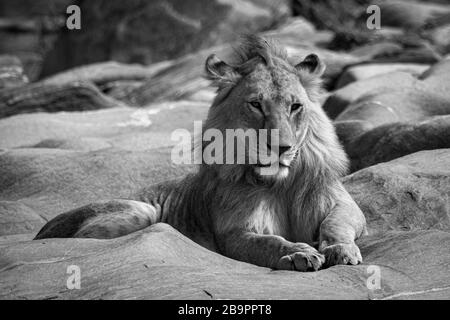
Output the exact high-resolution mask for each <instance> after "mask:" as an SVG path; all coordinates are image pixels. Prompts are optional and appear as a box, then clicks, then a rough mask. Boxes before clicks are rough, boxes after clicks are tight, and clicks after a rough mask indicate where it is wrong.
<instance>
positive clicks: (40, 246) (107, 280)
mask: <svg viewBox="0 0 450 320" xmlns="http://www.w3.org/2000/svg"><path fill="white" fill-rule="evenodd" d="M359 246H360V248H361V252H362V255H363V257H364V261H365V263H364V264H363V265H358V266H335V267H331V268H329V269H325V270H321V271H318V272H315V273H301V272H295V271H273V270H270V269H267V268H261V267H257V266H254V265H250V264H247V263H242V262H239V261H235V260H232V259H229V258H226V257H224V256H221V255H219V254H217V253H214V252H212V251H209V250H207V249H205V248H203V247H200V246H199V245H197V244H195V243H194V242H192V241H191V240H189V239H187V238H185V237H184V236H182V235H181V234H180V233H178V232H177V231H175V230H174V229H172V228H171V227H169V226H168V225H165V224H156V225H153V226H151V227H149V228H147V229H144V230H142V231H140V232H137V233H134V234H131V235H128V236H125V237H121V238H116V239H112V240H94V239H48V240H47V239H44V240H38V241H25V242H18V243H16V244H9V243H5V244H3V245H2V244H1V242H0V270H1V271H0V272H1V273H2V281H1V283H0V299H411V298H415V299H420V298H422V299H423V298H432V299H438V298H440V299H445V298H448V295H449V289H448V288H449V285H450V277H449V273H448V261H449V259H450V253H449V251H448V250H447V248H448V246H450V234H449V233H447V232H443V231H420V232H397V233H388V234H385V235H383V236H381V237H366V238H365V239H362V240H361V241H360V242H359ZM124 261H126V263H124ZM369 266H370V267H369ZM78 268H79V269H78ZM76 269H78V270H79V271H80V289H72V290H70V289H68V285H67V284H68V283H71V281H70V279H69V276H70V275H71V274H73V272H74V270H76ZM68 271H69V272H68ZM375 273H376V274H375ZM24 274H25V275H26V277H24V276H23V275H24ZM374 275H375V277H376V276H379V277H380V278H378V279H376V280H375V281H373V280H372V279H371V278H370V277H372V278H374ZM377 280H380V282H379V286H378V285H377Z"/></svg>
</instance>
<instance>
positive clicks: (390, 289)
mask: <svg viewBox="0 0 450 320" xmlns="http://www.w3.org/2000/svg"><path fill="white" fill-rule="evenodd" d="M8 2H10V3H9V4H8ZM28 2H29V1H28ZM28 2H27V1H25V0H23V1H6V0H5V1H2V3H1V4H0V9H2V10H0V12H4V16H3V17H0V36H1V37H2V39H4V40H3V41H2V42H1V43H0V52H7V53H8V54H3V55H0V279H1V281H0V299H11V298H12V299H71V298H77V299H88V298H95V299H111V298H123V299H135V298H150V299H166V298H181V299H197V298H198V299H215V298H245V299H247V298H283V299H286V298H287V299H303V298H311V299H317V298H343V299H417V298H426V299H434V298H447V299H448V298H450V250H449V249H450V233H449V232H450V200H449V197H450V56H449V53H450V5H449V4H448V2H447V1H444V0H442V1H439V0H435V1H432V0H430V1H422V2H416V1H413V0H402V1H381V0H380V1H374V2H376V3H378V4H379V5H380V7H381V13H382V29H381V30H374V31H372V30H370V31H369V30H365V29H364V28H359V29H358V28H356V27H355V26H354V25H353V26H352V25H348V24H349V22H354V23H355V24H356V23H358V21H362V20H364V17H365V16H366V15H365V8H366V7H364V5H363V4H364V3H365V1H362V0H360V1H356V0H355V1H350V0H349V1H348V2H344V3H345V4H347V5H348V6H350V7H351V8H352V10H349V9H348V8H346V7H345V6H343V7H342V8H343V9H342V10H341V11H339V8H335V7H333V6H334V5H333V4H331V3H334V2H330V1H294V2H293V3H294V6H291V5H290V4H291V2H290V1H279V3H278V4H277V5H276V6H274V5H273V3H272V2H271V1H264V0H252V1H250V0H248V1H241V2H239V3H238V2H237V1H231V0H227V1H225V0H222V1H207V2H205V3H204V4H203V5H202V6H201V10H200V9H199V8H197V9H195V8H194V7H189V6H182V7H180V3H181V2H180V1H175V0H174V1H154V4H152V6H156V8H157V10H156V9H155V8H154V7H151V8H147V7H142V6H143V4H142V3H143V2H142V1H137V0H136V1H130V3H132V4H131V5H130V6H129V7H127V10H128V11H126V15H127V16H126V17H121V16H120V15H118V14H117V12H121V10H122V11H123V10H124V8H123V7H121V5H119V4H115V5H113V6H111V7H108V10H107V11H105V12H103V11H102V13H101V14H100V13H97V14H95V13H96V12H97V11H98V8H89V6H97V5H99V4H97V2H101V1H96V2H95V5H94V4H93V3H92V2H88V1H81V3H80V5H81V6H82V9H83V8H85V7H83V6H87V7H86V9H85V10H86V12H89V15H91V16H93V17H96V19H100V20H99V21H100V22H104V24H102V23H100V22H98V21H97V24H96V26H98V28H93V27H92V28H86V29H85V30H84V31H83V35H84V36H83V37H76V36H75V35H64V34H63V35H62V36H61V35H60V36H58V33H57V30H58V26H59V25H60V23H59V22H58V21H59V20H60V18H61V17H60V16H59V15H58V14H56V13H57V12H60V10H59V8H60V7H61V8H62V7H64V5H66V2H67V1H63V0H61V1H59V0H58V1H54V2H51V3H53V5H54V7H52V8H51V10H50V9H48V10H49V11H48V12H41V11H42V10H44V9H42V8H43V7H44V8H45V5H43V4H42V7H39V6H38V5H36V7H34V6H32V7H30V8H29V11H27V12H31V13H33V12H34V16H33V17H32V18H29V17H28V18H29V19H23V18H20V17H19V13H20V12H18V11H20V10H19V9H20V4H22V5H24V4H26V3H28ZM37 2H40V1H34V2H33V3H37ZM72 2H73V1H72ZM187 2H190V1H187ZM46 3H47V2H46ZM110 3H115V2H114V1H111V2H110ZM117 3H119V2H117ZM127 3H128V1H127ZM17 4H19V5H17ZM358 5H359V6H358ZM122 6H123V5H122ZM219 7H220V10H219V9H218V8H219ZM130 8H131V9H130ZM174 8H177V10H181V13H180V12H178V11H177V10H175V9H174ZM180 8H181V9H180ZM194 9H195V10H194ZM33 10H34V11H33ZM58 10H59V11H58ZM155 10H156V11H155ZM158 10H159V11H158ZM217 10H219V11H220V15H218V16H217V17H216V18H215V19H214V20H215V21H214V23H212V24H211V23H209V22H208V19H205V17H208V14H209V13H210V12H216V11H217ZM330 11H332V12H333V15H332V16H331V17H328V16H326V13H327V12H330ZM55 12H56V13H55ZM63 12H64V11H63ZM136 12H138V13H136ZM155 12H156V13H155ZM208 12H209V13H208ZM31 13H30V14H31ZM50 13H52V14H50ZM155 14H157V16H158V17H159V19H160V20H161V21H164V23H166V24H167V25H169V26H175V27H174V28H172V29H170V30H171V31H170V32H174V33H176V37H175V39H177V40H176V41H174V45H167V44H166V43H167V39H166V38H164V37H166V36H167V37H168V36H169V34H164V36H161V37H159V38H158V37H157V35H158V34H160V33H161V31H158V30H159V29H158V28H159V27H160V26H161V24H162V22H161V21H160V22H159V23H158V24H157V25H155V26H153V27H152V26H151V25H150V26H149V25H145V23H146V22H145V21H153V22H149V23H156V22H154V21H155V19H150V18H151V17H152V15H155ZM293 14H297V15H296V16H293ZM89 15H88V17H87V18H86V21H87V22H86V23H88V24H89V23H93V22H92V21H93V20H92V19H94V18H89ZM324 15H325V16H324ZM43 16H45V19H44V20H45V21H47V22H46V23H44V22H42V19H43V18H42V17H43ZM130 17H134V18H133V19H131V18H130ZM109 18H110V19H111V20H109ZM333 19H338V21H337V22H336V21H335V20H333ZM30 21H31V22H30ZM111 21H112V22H111ZM205 21H206V22H205ZM58 23H59V24H58ZM332 23H338V26H340V27H339V28H338V27H336V25H334V26H335V27H333V25H330V24H332ZM364 23H365V22H364ZM108 26H109V27H110V28H113V27H112V26H115V27H116V28H115V29H114V30H110V29H108ZM118 26H120V28H119V27H118ZM142 26H145V27H149V28H152V29H151V30H154V33H149V31H148V30H146V31H140V32H142V34H139V33H136V32H135V33H133V32H132V31H133V30H136V29H133V28H137V30H142V28H140V27H142ZM231 26H233V27H231ZM45 28H46V29H45ZM155 28H156V29H155ZM17 30H19V31H17ZM37 30H38V31H39V32H40V34H41V35H44V37H39V38H36V36H35V34H36V33H37ZM43 30H44V31H45V30H47V31H46V32H44V31H43ZM55 30H56V31H55ZM355 30H363V31H361V32H360V31H358V32H356V31H355ZM119 31H120V32H119ZM238 31H239V32H241V31H242V32H245V31H247V32H248V31H250V32H258V33H260V34H263V35H266V36H270V37H273V38H275V39H277V40H279V41H280V42H281V43H282V44H284V45H285V46H286V47H287V48H288V51H289V53H290V55H291V56H293V57H297V58H298V59H299V60H300V59H301V58H302V57H304V56H306V55H307V54H308V53H312V52H314V53H317V54H318V55H319V56H320V57H321V58H322V59H324V61H325V63H326V64H327V66H328V68H327V71H326V74H325V85H326V89H327V93H326V95H325V96H324V99H323V108H324V109H325V111H326V112H327V113H328V115H329V116H330V117H331V118H332V119H333V120H334V123H335V125H336V129H337V131H338V134H339V137H340V139H341V141H342V143H343V144H344V146H345V148H346V150H347V152H348V154H349V157H350V159H351V174H350V175H348V176H346V177H345V178H344V179H343V182H344V184H345V186H346V188H347V189H348V190H349V192H350V193H351V194H352V196H353V197H354V199H355V200H356V201H357V202H358V204H359V205H360V207H361V209H362V210H363V212H364V214H365V215H366V218H367V221H368V224H369V232H370V234H371V235H370V236H368V237H366V238H363V239H361V240H360V242H359V245H360V247H361V250H362V254H363V257H364V264H363V265H358V266H335V267H332V268H329V269H326V270H321V271H319V272H316V273H296V272H287V271H273V270H269V269H266V268H260V267H256V266H253V265H249V264H246V263H241V262H238V261H234V260H231V259H228V258H226V257H223V256H220V255H218V254H216V253H212V252H210V251H208V250H206V249H204V248H202V247H200V246H198V245H197V244H195V243H193V242H192V241H191V240H189V239H187V238H185V237H183V236H182V235H181V234H180V233H178V232H177V231H175V230H174V229H172V228H171V227H169V226H167V225H164V224H157V225H154V226H152V227H150V228H147V229H145V230H142V231H141V232H138V233H135V234H131V235H129V236H126V237H122V238H118V239H112V240H92V239H52V240H39V241H31V239H32V238H33V236H34V235H35V234H36V233H37V231H38V230H39V229H40V227H42V226H43V225H44V224H45V223H46V221H48V220H49V219H51V218H53V217H55V216H56V215H57V214H59V213H61V212H63V211H66V210H69V209H72V208H74V207H78V206H81V205H84V204H87V203H89V202H93V201H100V200H107V199H111V198H133V197H134V195H136V194H137V193H138V192H139V190H141V189H142V188H144V187H146V186H148V185H150V184H153V183H158V182H161V181H164V180H168V179H172V178H174V177H179V176H182V175H185V174H186V173H187V172H189V171H192V170H195V167H193V166H178V165H174V164H173V163H172V162H171V161H170V150H171V147H172V146H173V145H174V144H175V143H176V142H175V141H172V140H171V139H170V134H171V132H172V131H173V130H175V129H177V128H186V129H189V130H192V129H193V121H195V120H201V119H203V118H204V117H205V114H206V112H207V110H208V107H209V105H210V103H211V100H212V98H213V96H214V92H213V90H212V89H210V88H209V87H208V82H207V81H206V80H205V79H203V78H202V73H203V63H204V60H205V59H206V57H207V56H208V55H209V54H210V53H216V54H217V55H218V56H220V57H222V58H223V59H224V60H226V57H227V55H229V54H230V52H231V46H230V43H231V44H232V43H233V41H234V40H235V38H233V35H234V34H235V33H237V32H238ZM118 32H119V33H118ZM158 32H159V33H158ZM167 32H169V31H167ZM170 32H169V33H170ZM102 33H103V34H109V33H113V34H114V37H110V38H107V39H109V40H108V41H110V42H108V46H109V47H108V48H107V49H105V45H106V44H105V43H104V42H96V41H94V40H93V39H98V34H102ZM14 35H15V36H14ZM146 35H149V36H148V37H147V36H146ZM194 35H197V36H198V35H200V38H199V39H201V41H200V40H198V39H197V38H198V37H194ZM8 37H9V38H8ZM194 38H195V39H196V40H195V41H194V40H193V39H194ZM5 39H6V40H5ZM30 39H31V40H32V41H29V40H30ZM107 39H106V38H105V39H103V40H104V41H106V40H107ZM39 41H44V42H45V43H47V42H50V43H52V44H53V46H50V47H49V49H48V50H47V51H45V50H44V51H42V50H41V51H39V50H37V49H36V48H35V47H33V46H36V47H39V48H42V46H40V44H41V43H38V42H39ZM87 43H88V44H89V43H92V46H89V50H90V51H89V52H88V53H83V52H82V50H83V48H85V47H86V44H87ZM159 43H164V45H162V46H159V45H158V48H157V49H154V50H152V48H154V47H156V44H159ZM26 46H28V47H26ZM44 47H45V46H44ZM67 48H71V49H73V50H72V51H73V52H72V54H73V55H72V56H67V59H66V61H63V62H61V61H58V64H57V63H56V62H57V61H56V60H55V59H54V57H55V54H61V52H59V51H61V50H66V51H67ZM144 49H145V50H144ZM58 52H59V53H58ZM52 60H53V61H52ZM103 60H117V61H120V62H98V61H103ZM69 67H72V68H70V69H67V68H69ZM55 71H60V72H58V73H54V72H55ZM69 265H77V266H79V267H80V268H81V271H82V283H81V289H80V290H69V289H68V288H67V287H66V280H67V277H68V275H67V273H66V271H67V267H68V266H69ZM369 265H376V266H379V267H380V270H381V287H380V288H375V289H369V288H368V287H367V279H368V277H369V276H370V270H368V266H369Z"/></svg>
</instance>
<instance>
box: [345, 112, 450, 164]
mask: <svg viewBox="0 0 450 320" xmlns="http://www.w3.org/2000/svg"><path fill="white" fill-rule="evenodd" d="M340 130H342V129H340ZM352 130H353V132H352V133H353V134H355V132H356V129H355V128H352ZM360 132H361V131H359V132H356V135H357V138H355V139H353V140H350V141H347V142H346V148H345V150H346V151H347V154H348V156H349V157H350V159H351V164H352V168H351V171H356V170H359V169H361V168H366V167H369V166H371V165H373V164H376V163H380V162H385V161H389V160H392V159H395V158H399V157H402V156H404V155H407V154H411V153H414V152H417V151H420V150H433V149H443V148H450V115H447V116H436V117H431V118H429V119H427V120H424V121H420V122H415V121H414V122H411V123H409V122H397V123H389V124H386V125H381V126H379V127H376V128H374V129H372V130H368V131H366V132H365V133H363V134H360ZM358 133H359V135H358ZM342 135H343V136H345V134H342Z"/></svg>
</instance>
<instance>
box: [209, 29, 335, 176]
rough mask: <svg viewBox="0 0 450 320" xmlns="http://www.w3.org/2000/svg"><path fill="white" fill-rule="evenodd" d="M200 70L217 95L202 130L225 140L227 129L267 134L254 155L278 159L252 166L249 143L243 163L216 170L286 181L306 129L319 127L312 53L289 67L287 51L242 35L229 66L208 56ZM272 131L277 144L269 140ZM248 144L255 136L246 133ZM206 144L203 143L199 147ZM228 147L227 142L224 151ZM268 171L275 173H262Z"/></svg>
mask: <svg viewBox="0 0 450 320" xmlns="http://www.w3.org/2000/svg"><path fill="white" fill-rule="evenodd" d="M205 69H206V74H207V77H208V79H210V80H212V81H213V85H214V86H216V87H217V88H218V93H217V97H216V99H215V101H214V103H213V105H212V107H211V109H210V111H209V114H208V118H207V121H206V124H205V126H204V128H205V129H209V128H214V129H216V130H220V131H221V132H223V134H224V136H225V131H226V129H243V130H244V131H248V129H254V130H259V129H268V130H269V131H268V137H267V139H261V137H260V136H259V135H256V143H255V145H256V146H257V149H258V151H257V152H256V154H259V153H258V152H260V150H266V149H265V147H266V146H267V147H268V149H269V150H270V151H271V152H272V156H273V155H274V153H275V154H276V155H277V157H275V158H273V157H272V158H271V159H272V160H271V161H269V162H270V163H267V162H266V163H264V164H263V163H262V162H261V161H260V160H259V158H258V159H257V160H256V161H253V163H252V162H251V161H250V159H251V156H249V155H248V153H249V152H250V150H251V143H247V144H246V145H247V146H248V145H250V147H247V149H246V152H247V156H248V157H247V161H246V162H245V164H242V163H238V164H234V165H231V164H228V165H225V166H221V167H220V170H221V171H224V172H225V175H228V176H233V177H234V178H239V177H242V176H243V175H244V174H245V175H253V176H254V177H258V178H259V179H260V180H265V181H268V180H270V181H277V180H283V179H285V178H287V177H288V176H289V175H290V174H291V173H292V171H293V169H292V168H293V167H295V166H296V161H297V162H298V159H297V158H298V157H299V153H300V149H301V146H302V144H303V142H304V140H305V138H307V135H308V131H309V129H310V127H311V126H315V127H316V129H317V126H318V125H320V124H318V123H317V117H316V114H317V112H320V111H321V110H320V108H321V107H320V105H319V104H318V101H317V100H318V96H319V93H320V77H321V75H322V73H323V72H324V70H325V66H324V64H323V63H322V62H321V61H320V59H319V58H318V57H317V55H315V54H310V55H308V56H307V57H306V58H305V59H304V60H303V61H301V62H299V63H297V64H295V63H291V62H290V61H289V60H288V57H287V52H286V50H285V49H284V48H281V47H280V46H279V45H277V44H276V43H275V42H273V41H271V40H266V39H264V38H261V37H257V36H247V37H245V38H244V40H243V41H242V43H241V44H240V45H239V47H237V48H236V49H235V57H234V58H233V59H232V61H229V62H228V63H227V62H224V61H222V60H220V59H219V58H217V57H216V56H215V55H211V56H209V57H208V58H207V60H206V65H205ZM325 125H328V124H325ZM271 129H276V130H277V131H270V130H271ZM326 129H327V130H328V128H326ZM277 132H278V141H277V139H274V140H272V136H273V134H276V133H277ZM311 134H312V133H310V135H311ZM247 139H249V141H251V140H252V139H253V140H255V135H250V134H249V135H247ZM249 141H248V142H249ZM273 141H276V142H275V143H272V142H273ZM207 145H208V143H206V144H205V143H204V148H205V146H207ZM227 146H229V144H228V141H227V142H226V143H225V144H224V148H226V147H227ZM228 151H230V150H228ZM233 151H235V150H233ZM224 152H227V150H224ZM263 152H264V151H263ZM225 163H226V162H225ZM274 164H276V166H274ZM267 167H270V168H271V169H273V168H275V169H274V170H264V169H267Z"/></svg>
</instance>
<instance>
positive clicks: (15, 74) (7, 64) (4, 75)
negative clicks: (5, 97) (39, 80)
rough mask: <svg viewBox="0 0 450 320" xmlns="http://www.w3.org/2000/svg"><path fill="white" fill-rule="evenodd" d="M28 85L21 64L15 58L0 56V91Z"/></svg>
mask: <svg viewBox="0 0 450 320" xmlns="http://www.w3.org/2000/svg"><path fill="white" fill-rule="evenodd" d="M27 83H28V78H27V76H26V75H24V74H23V68H22V63H21V62H20V60H19V59H18V58H17V57H14V56H7V55H0V90H2V89H9V88H15V87H21V86H23V85H25V84H27Z"/></svg>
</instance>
